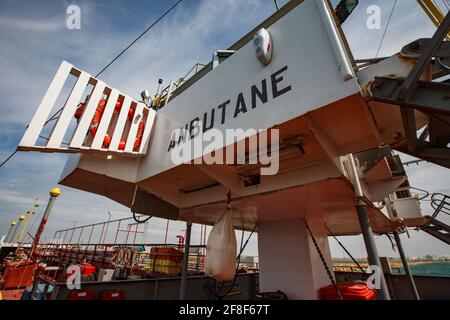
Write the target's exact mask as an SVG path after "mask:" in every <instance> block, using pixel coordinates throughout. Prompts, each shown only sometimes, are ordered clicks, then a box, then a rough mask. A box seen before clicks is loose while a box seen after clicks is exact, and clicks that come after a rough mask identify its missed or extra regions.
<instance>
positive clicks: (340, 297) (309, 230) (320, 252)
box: [305, 221, 343, 300]
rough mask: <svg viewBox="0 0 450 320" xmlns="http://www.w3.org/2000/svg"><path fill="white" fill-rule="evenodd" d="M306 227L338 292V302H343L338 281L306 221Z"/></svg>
mask: <svg viewBox="0 0 450 320" xmlns="http://www.w3.org/2000/svg"><path fill="white" fill-rule="evenodd" d="M305 226H306V229H307V230H308V232H309V235H310V236H311V239H312V241H313V243H314V247H315V248H316V251H317V254H318V255H319V258H320V260H321V261H322V265H323V267H324V268H325V271H326V272H327V275H328V278H329V279H330V281H331V284H332V286H333V288H334V290H335V291H336V295H337V298H338V300H343V298H342V295H341V291H340V290H339V288H338V286H337V284H336V280H334V278H333V275H332V274H331V271H330V268H329V267H328V264H327V262H326V260H325V258H324V256H323V254H322V251H320V248H319V245H318V244H317V241H316V238H314V236H313V234H312V232H311V229H309V226H308V224H307V223H306V221H305Z"/></svg>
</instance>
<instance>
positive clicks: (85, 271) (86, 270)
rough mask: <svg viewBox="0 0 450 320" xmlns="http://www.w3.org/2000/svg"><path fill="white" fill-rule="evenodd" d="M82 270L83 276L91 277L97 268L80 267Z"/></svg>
mask: <svg viewBox="0 0 450 320" xmlns="http://www.w3.org/2000/svg"><path fill="white" fill-rule="evenodd" d="M80 269H81V274H82V275H83V276H90V275H91V274H93V273H94V272H95V266H90V265H87V266H83V265H82V266H81V267H80Z"/></svg>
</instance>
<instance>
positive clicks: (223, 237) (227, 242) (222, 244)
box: [205, 209, 237, 281]
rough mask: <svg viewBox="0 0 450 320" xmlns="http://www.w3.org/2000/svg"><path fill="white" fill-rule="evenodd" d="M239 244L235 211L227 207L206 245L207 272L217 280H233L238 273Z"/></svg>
mask: <svg viewBox="0 0 450 320" xmlns="http://www.w3.org/2000/svg"><path fill="white" fill-rule="evenodd" d="M236 255H237V244H236V234H235V233H234V227H233V212H232V210H231V209H227V210H226V211H225V214H224V215H223V216H222V217H221V218H220V219H219V221H217V222H216V224H215V225H214V227H213V229H212V230H211V232H210V234H209V237H208V243H207V245H206V257H205V273H206V274H207V275H209V276H211V277H213V278H214V279H216V280H219V281H226V280H232V279H233V278H234V276H235V274H236Z"/></svg>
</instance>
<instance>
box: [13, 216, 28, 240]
mask: <svg viewBox="0 0 450 320" xmlns="http://www.w3.org/2000/svg"><path fill="white" fill-rule="evenodd" d="M24 219H25V216H23V215H22V216H20V217H19V222H17V225H16V227H15V229H14V232H13V234H12V236H11V239H10V241H9V242H10V243H17V242H18V241H19V238H16V234H17V231H19V230H20V226H21V225H22V223H23V220H24Z"/></svg>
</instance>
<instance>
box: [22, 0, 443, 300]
mask: <svg viewBox="0 0 450 320" xmlns="http://www.w3.org/2000/svg"><path fill="white" fill-rule="evenodd" d="M335 17H336V16H335V15H334V12H333V9H332V8H331V6H330V5H329V3H328V2H327V1H322V0H317V1H316V0H311V1H300V0H292V1H290V2H288V3H287V4H286V5H285V6H284V7H282V8H280V9H279V10H278V11H277V12H276V13H274V14H273V15H272V16H271V17H269V18H268V19H267V20H265V21H264V22H262V23H261V24H260V25H258V26H257V27H256V28H255V29H253V30H252V31H250V32H249V33H248V34H247V35H246V36H244V37H243V38H242V39H241V40H239V41H238V42H236V43H235V44H233V45H232V46H231V47H230V48H229V49H228V51H227V53H228V54H227V56H226V58H224V59H222V60H221V61H220V60H219V62H220V63H214V64H213V63H210V64H208V65H206V66H205V67H203V68H202V69H201V70H199V72H198V73H196V74H195V75H194V76H193V77H191V78H190V79H188V80H187V81H185V82H184V83H183V84H181V85H180V86H178V87H177V88H176V89H175V90H172V86H171V87H170V88H169V90H168V92H167V94H166V96H165V97H164V98H165V105H164V107H162V108H160V109H159V110H157V111H155V110H153V109H152V108H148V107H147V106H146V105H145V104H144V103H143V102H141V101H136V100H133V99H132V98H130V97H129V96H127V95H126V94H122V93H120V92H119V91H118V90H116V89H114V88H110V87H108V86H107V85H106V84H105V83H103V82H102V81H101V80H99V79H95V78H94V77H92V76H90V75H89V74H88V73H86V72H84V71H81V70H79V69H77V68H75V67H74V66H72V65H71V64H69V63H67V62H63V63H62V64H61V67H60V69H59V70H58V72H57V74H56V76H55V77H54V79H53V81H52V83H51V85H50V87H49V89H48V91H47V93H46V94H45V96H44V98H43V100H42V102H41V104H40V106H39V108H38V110H37V111H36V114H35V115H34V117H33V119H32V121H31V122H30V125H29V126H28V129H27V131H26V133H25V135H24V137H23V139H22V140H21V142H20V145H19V146H18V150H22V151H32V150H37V151H41V152H67V153H72V154H71V155H70V156H69V159H68V160H67V164H66V166H65V168H64V171H63V173H62V176H61V180H60V183H61V184H62V185H66V186H70V187H74V188H77V189H81V190H85V191H88V192H93V193H96V194H99V195H103V196H105V197H108V198H110V199H112V200H114V201H117V202H119V203H121V204H123V205H125V206H127V207H129V208H130V209H131V211H133V212H136V213H140V214H147V215H152V216H157V217H161V218H168V219H175V220H184V221H187V222H188V224H189V223H192V222H195V223H202V224H214V223H215V222H216V221H217V220H218V219H219V218H220V217H221V216H222V215H223V213H224V211H225V209H226V207H227V205H230V204H231V206H232V208H233V212H234V225H235V227H236V228H239V229H245V230H252V229H253V228H255V227H256V228H257V229H256V231H257V233H258V248H259V261H260V280H259V283H260V290H261V291H276V290H282V291H284V292H285V293H286V294H287V295H288V296H289V297H290V298H292V299H316V298H317V295H318V289H319V288H321V287H323V286H326V285H328V284H329V278H328V276H327V273H326V271H325V269H324V268H323V266H322V261H321V260H320V258H319V255H318V252H317V251H316V248H315V247H314V244H313V242H312V238H311V235H310V234H309V233H308V231H307V228H306V227H305V222H306V223H307V224H308V226H309V227H310V229H311V231H312V234H313V235H314V238H315V240H316V241H317V243H318V247H319V249H320V251H321V253H322V255H323V257H324V259H325V261H326V262H327V263H331V255H330V249H329V245H328V241H327V236H329V235H330V234H334V235H356V234H361V233H363V235H364V239H365V244H366V248H367V251H368V256H369V262H370V263H371V264H377V265H379V264H380V263H379V259H378V255H377V252H376V248H375V246H374V241H373V235H372V232H375V233H385V232H393V231H399V230H401V228H404V227H406V226H420V225H422V224H424V223H425V220H426V219H425V218H424V217H422V215H421V212H420V207H419V203H418V199H417V198H415V197H411V196H410V195H408V196H406V197H405V198H404V199H403V200H402V199H393V198H392V197H391V198H389V195H390V194H391V193H393V192H394V191H395V190H396V189H398V188H399V187H405V186H406V188H407V186H408V184H407V179H406V175H405V174H404V171H402V170H401V164H400V163H399V161H398V158H396V157H395V156H393V152H392V149H396V150H401V151H403V152H406V153H409V154H412V155H414V156H417V157H420V158H424V159H427V160H428V161H431V162H434V163H437V164H439V165H442V166H445V167H448V168H449V167H450V151H449V149H448V146H447V144H448V141H449V121H448V120H449V113H450V107H449V106H450V103H449V102H448V101H449V100H448V97H449V95H450V85H449V84H448V83H445V82H438V81H436V79H438V78H440V77H442V76H445V74H448V68H446V66H448V64H447V62H448V59H449V56H450V55H449V53H448V52H449V51H448V49H449V46H448V43H446V42H443V39H444V37H445V35H446V34H447V32H448V29H449V25H450V16H447V17H446V19H445V20H444V21H443V22H442V24H441V27H440V28H439V29H438V31H437V32H436V34H435V36H434V37H433V39H419V40H418V41H415V42H414V43H412V44H409V45H407V46H405V47H404V48H403V50H402V51H401V52H400V53H398V54H395V55H393V56H391V57H388V58H384V59H378V60H376V61H368V62H367V63H365V64H364V65H358V64H357V63H356V62H355V60H354V59H353V57H352V54H351V52H350V50H349V48H348V46H347V43H346V40H345V37H344V35H343V32H342V30H341V29H340V26H339V23H338V22H337V20H336V18H335ZM262 28H264V29H265V30H267V31H268V33H269V34H270V41H271V45H272V49H273V51H272V57H271V60H270V63H268V64H267V65H264V64H262V63H261V62H260V61H259V60H258V59H257V56H256V54H255V46H254V43H253V41H252V39H253V37H254V35H255V33H256V32H257V31H259V30H261V29H262ZM68 77H75V78H76V83H75V85H74V87H73V89H72V90H71V92H70V94H69V97H68V99H67V102H66V104H65V105H64V108H63V110H62V112H61V114H60V116H59V118H58V119H57V121H56V123H55V125H54V129H53V131H52V132H51V135H50V137H48V138H47V140H46V141H45V142H44V143H42V141H41V142H39V136H40V134H41V130H42V128H43V126H44V124H45V121H46V120H47V119H48V117H49V115H50V111H51V109H52V108H53V107H54V104H55V101H56V98H57V96H58V95H59V94H60V91H61V89H62V87H63V85H64V83H65V81H66V79H67V78H68ZM86 88H89V89H86ZM85 91H89V92H88V93H89V94H90V99H89V102H88V104H87V107H86V110H85V111H84V114H83V116H82V117H81V119H80V120H79V121H78V123H75V122H76V121H75V120H74V118H73V115H74V113H75V110H76V108H77V105H78V104H79V103H80V101H81V100H82V97H83V94H86V92H85ZM104 95H106V96H107V98H106V99H107V100H108V103H107V105H106V107H105V111H104V113H103V117H102V119H101V121H100V123H99V125H98V129H97V133H96V135H95V137H91V136H89V134H88V129H89V124H90V122H91V119H92V116H93V115H94V112H95V108H96V107H97V104H98V101H99V100H100V99H101V98H102V97H103V96H104ZM116 100H119V101H122V109H121V110H120V112H119V113H117V112H114V105H115V103H116ZM130 106H131V108H134V109H135V118H133V120H132V121H131V122H130V121H127V120H126V118H127V113H128V110H129V108H130ZM139 119H143V121H144V122H145V130H144V133H143V136H142V143H141V145H140V146H139V147H138V148H135V147H134V145H133V142H134V141H135V137H136V132H137V130H138V129H137V127H138V122H139V121H140V120H139ZM74 123H75V124H74ZM180 128H181V129H185V130H180ZM230 129H237V130H236V131H233V134H234V135H235V136H234V137H233V139H232V140H226V139H223V140H220V139H219V140H218V141H215V143H213V146H214V147H213V148H211V147H209V148H208V145H211V141H212V140H209V141H208V140H207V139H206V140H207V141H205V139H203V141H202V140H201V139H200V138H199V137H201V136H205V135H206V133H208V132H214V133H215V134H216V135H217V136H220V134H219V133H221V134H223V137H225V136H226V134H227V130H230ZM239 129H242V130H239ZM252 129H256V130H257V131H256V132H257V134H256V135H255V132H254V131H252ZM69 130H72V133H68V131H69ZM247 130H249V131H247ZM418 130H421V131H420V132H421V133H422V134H421V135H420V137H418V135H417V133H416V132H417V131H418ZM264 132H267V133H270V135H271V137H272V139H269V140H267V141H269V142H267V143H266V144H265V145H262V144H260V145H259V147H258V145H256V148H255V146H254V145H253V149H252V144H251V143H250V140H251V139H252V138H254V137H255V136H258V138H259V141H263V142H264V141H266V140H264V139H262V138H261V137H262V134H263V133H264ZM273 132H277V133H278V136H279V139H276V135H272V133H273ZM106 134H109V135H110V136H111V137H112V141H111V144H110V145H109V146H108V147H105V146H104V145H103V144H102V142H103V138H104V136H105V135H106ZM64 137H69V138H70V139H71V140H70V141H69V142H66V143H64V141H63V138H64ZM274 137H275V138H274ZM190 138H192V139H190ZM121 139H122V140H123V141H124V142H125V143H126V145H125V146H124V147H122V149H120V148H119V147H118V146H119V142H120V141H121ZM194 141H200V142H199V143H200V146H202V148H200V149H199V148H196V149H195V150H197V151H194V152H193V153H192V154H188V156H187V158H184V159H183V161H182V163H180V162H176V161H174V160H173V151H174V150H178V151H180V150H185V151H186V150H191V149H189V148H190V147H189V148H187V149H182V147H183V146H189V143H191V142H194ZM243 141H244V144H243V145H244V146H245V148H244V150H245V152H244V153H243V154H244V156H243V158H244V160H248V161H244V163H242V162H241V163H237V164H236V163H225V164H217V163H213V164H206V163H205V162H204V161H203V162H202V161H190V160H194V159H197V160H198V159H199V158H201V157H202V155H204V154H205V155H212V156H216V155H220V152H221V151H222V152H224V153H223V154H228V152H230V150H231V149H233V150H234V149H235V148H236V150H237V149H238V145H239V144H240V143H241V147H242V142H243ZM202 143H203V144H202ZM197 146H198V145H197ZM273 146H276V147H277V148H276V150H275V149H274V148H272V149H271V147H273ZM265 147H267V149H269V150H272V153H271V152H269V153H267V154H268V155H272V154H273V155H275V151H278V158H279V168H278V171H277V172H276V174H269V175H264V174H261V172H262V171H261V168H262V167H265V165H264V164H262V163H261V162H260V161H256V163H255V162H252V161H249V160H250V159H251V157H252V155H254V154H256V153H258V152H259V150H260V149H264V148H265ZM177 148H178V149H177ZM198 150H200V151H198ZM213 150H214V151H213ZM180 154H181V153H180ZM236 154H239V152H236ZM241 156H242V153H241ZM266 167H267V165H266ZM389 199H391V202H392V203H390V205H389V210H388V211H386V210H382V209H381V207H382V204H385V203H386V202H387V201H389ZM397 200H401V201H397ZM400 202H401V204H399V203H400ZM396 205H397V207H395V206H396ZM382 284H383V283H382ZM384 289H385V288H384ZM379 292H380V296H382V297H384V298H388V294H387V293H386V291H383V288H382V289H381V290H379Z"/></svg>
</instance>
